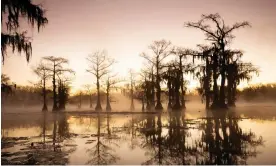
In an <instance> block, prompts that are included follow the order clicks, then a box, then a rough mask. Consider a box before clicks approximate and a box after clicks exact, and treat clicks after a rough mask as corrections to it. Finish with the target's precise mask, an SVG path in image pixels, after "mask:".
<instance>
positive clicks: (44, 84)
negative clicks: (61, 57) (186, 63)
mask: <svg viewBox="0 0 276 166" xmlns="http://www.w3.org/2000/svg"><path fill="white" fill-rule="evenodd" d="M42 111H48V108H47V104H46V80H45V78H43V108H42Z"/></svg>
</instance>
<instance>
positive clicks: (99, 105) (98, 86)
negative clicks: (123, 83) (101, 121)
mask: <svg viewBox="0 0 276 166" xmlns="http://www.w3.org/2000/svg"><path fill="white" fill-rule="evenodd" d="M95 110H96V111H101V110H102V106H101V97H100V82H99V78H98V77H97V105H96V108H95Z"/></svg>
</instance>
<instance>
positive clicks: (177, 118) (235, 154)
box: [140, 112, 263, 164]
mask: <svg viewBox="0 0 276 166" xmlns="http://www.w3.org/2000/svg"><path fill="white" fill-rule="evenodd" d="M209 113H211V115H210V116H209V117H207V118H204V119H203V120H201V121H199V122H198V121H196V123H198V126H199V128H198V131H199V132H198V135H200V137H198V138H196V137H195V135H193V136H192V135H191V133H190V131H192V130H194V127H191V126H190V124H191V123H190V121H188V120H187V119H185V115H184V113H182V112H170V113H169V116H168V125H167V126H166V125H164V123H163V125H162V122H161V115H160V114H158V115H157V117H154V116H146V117H145V121H144V122H145V123H140V125H141V124H143V127H142V128H141V129H140V132H141V134H143V135H144V140H143V141H142V147H143V148H144V149H145V150H146V155H148V156H150V159H149V160H147V161H145V162H144V163H143V164H246V161H247V159H248V158H249V157H256V155H257V150H256V148H257V147H258V146H260V145H263V139H262V137H258V136H256V135H255V134H254V133H253V132H252V131H248V132H247V131H242V129H241V127H240V126H239V123H238V122H239V121H240V120H241V119H239V118H236V117H235V116H234V114H233V113H231V112H209ZM167 127H168V132H167V133H166V132H163V133H162V129H165V128H167ZM192 140H194V141H192Z"/></svg>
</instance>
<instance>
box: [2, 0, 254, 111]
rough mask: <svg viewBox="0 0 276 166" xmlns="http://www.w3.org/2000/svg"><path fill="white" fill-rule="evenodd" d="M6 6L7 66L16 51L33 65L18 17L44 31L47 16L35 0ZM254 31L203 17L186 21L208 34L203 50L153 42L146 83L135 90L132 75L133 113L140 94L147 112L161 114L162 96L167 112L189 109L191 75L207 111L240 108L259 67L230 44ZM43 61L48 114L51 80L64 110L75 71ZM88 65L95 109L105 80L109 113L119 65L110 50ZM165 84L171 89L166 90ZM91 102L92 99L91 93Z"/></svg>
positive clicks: (56, 105) (6, 1)
mask: <svg viewBox="0 0 276 166" xmlns="http://www.w3.org/2000/svg"><path fill="white" fill-rule="evenodd" d="M1 4H2V9H1V14H2V19H1V23H2V24H3V22H5V24H6V30H5V31H3V32H2V33H1V38H2V43H1V51H2V59H3V62H4V57H5V55H6V54H7V48H8V47H11V48H12V52H14V51H15V50H16V51H18V52H19V53H21V52H24V53H25V54H26V58H27V61H28V60H29V58H30V56H31V53H32V46H31V42H30V38H29V37H27V32H26V31H24V32H19V18H21V17H23V18H26V19H27V21H28V23H29V24H30V25H31V26H32V27H34V26H35V25H36V26H37V28H38V30H40V28H41V27H42V26H44V25H46V24H47V23H48V20H47V18H46V17H45V16H44V15H45V11H44V10H43V8H42V7H41V6H40V5H35V4H33V3H31V1H30V0H23V1H21V0H3V1H2V2H1ZM249 26H250V24H249V23H248V22H241V23H235V24H234V25H232V26H228V25H226V24H225V21H224V20H223V19H222V18H221V16H220V15H219V14H209V15H202V17H201V19H200V20H199V21H197V22H186V23H185V27H188V28H195V29H198V30H200V31H202V32H204V34H205V37H206V40H207V43H208V44H207V45H198V49H197V50H192V49H187V48H181V47H175V46H172V44H171V42H170V41H166V40H160V41H154V42H153V43H152V44H151V45H150V46H149V50H150V51H151V53H142V54H141V57H143V58H144V59H145V60H146V61H147V62H148V65H147V67H146V68H144V69H143V70H142V72H141V76H142V79H141V83H140V84H139V85H136V87H134V78H133V76H131V83H130V97H131V109H134V104H133V99H134V96H135V93H139V95H136V96H138V98H139V99H140V100H141V102H142V105H143V108H142V109H143V110H144V109H145V108H146V109H147V110H151V109H153V108H155V110H162V109H163V105H162V101H161V100H162V99H161V98H162V97H161V96H162V93H163V94H166V96H167V99H168V106H167V107H168V109H173V110H181V109H185V107H186V106H185V94H186V89H187V88H186V85H187V82H188V81H187V80H186V79H185V75H187V74H192V75H194V76H195V77H196V78H197V79H198V80H199V82H200V85H201V86H200V87H199V88H198V92H199V93H200V94H201V96H202V99H203V101H205V103H206V109H209V108H212V109H217V108H219V109H221V108H227V107H228V106H235V101H236V95H237V86H238V85H239V83H240V82H241V81H243V80H250V79H251V78H252V75H253V74H258V68H256V67H254V65H253V64H251V63H249V62H244V61H242V56H243V52H242V51H241V50H235V49H231V48H230V43H231V41H232V40H233V39H234V37H235V36H234V35H233V32H234V31H235V30H237V29H240V28H244V27H249ZM43 60H44V61H47V65H46V66H45V64H43V63H42V64H40V65H38V66H37V68H36V69H34V71H35V73H36V74H37V75H38V76H39V77H40V78H41V81H42V86H43V98H44V106H43V110H47V104H46V98H47V97H46V80H48V78H52V84H53V88H52V89H53V90H52V91H53V110H58V109H64V108H65V103H66V102H67V101H68V81H70V78H65V77H62V75H63V74H64V73H65V72H71V71H72V70H71V69H65V68H63V65H64V64H67V63H68V60H66V59H64V58H61V57H53V56H49V57H44V58H43ZM87 61H88V62H89V63H90V66H89V69H87V72H90V73H91V74H93V75H94V76H95V78H96V87H97V103H96V107H95V110H102V107H101V95H100V92H101V85H102V84H103V83H102V82H101V81H103V79H105V80H106V81H104V82H105V83H104V85H105V89H104V91H105V93H106V102H107V103H106V110H108V111H110V110H111V105H110V90H111V89H112V88H115V87H116V86H115V85H116V84H117V83H118V82H120V80H118V79H116V78H115V77H114V75H113V74H111V67H112V65H113V64H114V63H115V61H114V59H111V58H109V57H108V56H107V55H106V52H105V51H102V52H101V51H97V52H95V53H94V54H93V55H90V56H89V57H88V58H87ZM197 62H198V63H200V64H198V63H197ZM57 77H58V78H57ZM61 77H62V78H61ZM164 83H165V84H166V88H165V90H162V85H163V84H164ZM57 84H58V85H57ZM134 89H136V92H134ZM90 98H92V97H91V94H90ZM144 104H146V107H145V106H144ZM90 106H91V107H92V99H90Z"/></svg>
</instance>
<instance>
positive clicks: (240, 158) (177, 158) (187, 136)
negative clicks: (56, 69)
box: [2, 111, 276, 165]
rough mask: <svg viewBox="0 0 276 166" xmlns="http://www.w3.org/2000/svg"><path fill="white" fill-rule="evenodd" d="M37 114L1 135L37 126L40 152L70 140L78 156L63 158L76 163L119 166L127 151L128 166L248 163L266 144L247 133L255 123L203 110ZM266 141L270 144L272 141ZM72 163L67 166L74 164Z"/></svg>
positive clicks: (60, 147) (61, 146) (61, 147)
mask: <svg viewBox="0 0 276 166" xmlns="http://www.w3.org/2000/svg"><path fill="white" fill-rule="evenodd" d="M37 116H39V118H37V119H38V120H37V122H39V123H37V126H36V125H34V124H33V122H31V123H32V125H26V126H27V127H26V126H20V125H17V126H16V125H14V124H13V125H14V126H12V127H6V128H4V129H3V128H2V132H4V130H5V132H6V131H12V130H14V129H15V128H19V129H20V130H24V128H28V129H30V128H37V127H38V128H39V132H37V131H36V130H34V129H33V130H32V134H31V136H33V135H34V137H38V138H39V139H41V140H42V142H43V148H44V149H45V147H47V146H46V144H47V143H50V144H51V146H50V145H49V146H50V147H51V148H52V147H53V149H52V150H51V151H53V152H55V155H56V154H57V153H58V152H62V153H65V149H64V147H66V144H68V141H73V142H74V144H75V149H74V150H76V153H77V154H76V153H74V150H72V151H70V153H69V152H68V151H66V154H68V155H69V158H70V156H72V155H76V156H80V155H81V156H83V157H82V158H81V161H78V163H80V164H97V165H102V164H121V163H125V162H124V161H125V160H126V158H128V157H130V156H128V155H125V154H128V153H129V155H130V154H131V155H133V156H131V157H132V158H134V159H133V161H132V163H129V164H179V165H182V164H248V161H249V160H250V159H252V158H255V157H256V158H258V156H259V152H261V151H260V147H262V145H264V144H265V142H264V139H263V138H262V137H261V135H260V133H258V131H257V130H256V129H255V128H252V130H249V129H248V128H250V125H251V124H252V123H253V122H251V121H249V120H243V119H241V118H240V117H239V116H238V115H236V114H235V112H231V111H228V112H207V114H206V117H205V118H198V119H188V118H187V114H186V113H185V112H169V113H167V114H162V113H160V114H156V115H147V114H141V115H110V114H96V115H89V116H71V115H69V114H58V113H57V114H56V113H54V114H52V113H47V112H46V113H43V114H40V115H37ZM34 118H35V117H34ZM4 122H5V121H4ZM24 122H25V119H24ZM262 123H268V122H267V121H266V120H265V119H264V120H263V121H262ZM19 124H20V123H19ZM273 124H274V125H275V123H274V122H273ZM21 125H22V124H21ZM256 125H260V124H255V126H256ZM246 126H247V128H246ZM77 129H80V130H77ZM256 132H257V133H258V134H256ZM35 133H37V134H38V136H36V135H35ZM2 136H3V137H4V138H5V137H7V135H2ZM16 136H18V137H20V136H21V135H20V134H18V135H16ZM264 136H266V135H264ZM266 138H267V139H270V140H268V141H271V142H273V141H274V139H275V138H276V137H275V135H272V136H270V137H266ZM266 141H267V140H266ZM2 142H3V140H2ZM82 144H83V146H82ZM17 150H20V148H19V149H17ZM262 151H264V152H265V151H266V149H262ZM48 153H49V152H48ZM136 156H137V157H136ZM76 158H79V157H76ZM76 158H75V159H74V158H73V159H74V160H76ZM74 160H73V161H72V160H70V162H71V163H70V162H69V161H68V162H67V161H66V162H65V163H66V164H72V163H73V164H74ZM272 161H273V160H272ZM53 163H54V162H53ZM41 164H43V163H41Z"/></svg>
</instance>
